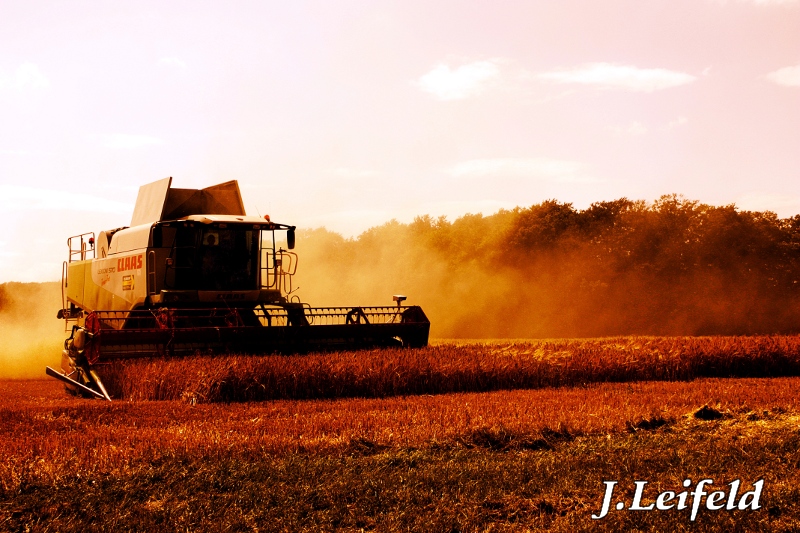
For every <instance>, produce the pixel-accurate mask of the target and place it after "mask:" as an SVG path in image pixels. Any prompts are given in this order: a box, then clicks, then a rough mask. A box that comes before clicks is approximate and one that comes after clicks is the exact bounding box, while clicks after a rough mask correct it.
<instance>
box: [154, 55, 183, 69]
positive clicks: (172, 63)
mask: <svg viewBox="0 0 800 533" xmlns="http://www.w3.org/2000/svg"><path fill="white" fill-rule="evenodd" d="M158 64H159V66H162V67H174V68H180V69H185V68H186V63H184V62H183V61H181V60H180V59H178V58H177V57H162V58H160V59H159V60H158Z"/></svg>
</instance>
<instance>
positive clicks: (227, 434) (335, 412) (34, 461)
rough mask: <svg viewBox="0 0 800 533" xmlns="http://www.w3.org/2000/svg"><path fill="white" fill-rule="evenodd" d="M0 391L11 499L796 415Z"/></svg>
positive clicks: (720, 403) (634, 398)
mask: <svg viewBox="0 0 800 533" xmlns="http://www.w3.org/2000/svg"><path fill="white" fill-rule="evenodd" d="M0 383H1V385H0V386H1V387H2V398H3V400H2V407H0V419H2V422H1V424H2V425H1V426H0V427H2V432H0V450H2V453H3V455H4V457H7V458H9V459H10V460H9V461H6V462H4V463H3V464H2V465H0V479H1V480H2V483H3V488H4V489H5V490H11V491H13V490H15V489H16V488H17V487H18V486H19V485H20V484H21V483H30V482H32V481H34V480H37V481H44V480H46V481H47V482H53V481H56V480H57V479H59V478H60V477H62V476H72V475H74V473H75V472H76V471H77V472H85V473H86V474H97V473H113V472H116V471H120V470H125V469H126V468H128V467H129V466H130V465H131V464H133V463H140V462H150V461H154V460H156V459H158V458H161V457H164V456H173V455H176V454H189V455H191V456H194V457H206V458H208V459H213V458H214V457H223V456H224V457H230V456H243V457H251V458H255V457H258V456H261V455H263V454H269V455H274V454H278V455H282V454H292V453H297V452H308V453H329V452H341V451H347V450H348V449H350V448H352V447H353V446H355V447H360V446H366V447H397V448H417V447H429V446H437V445H448V446H450V445H453V446H459V445H466V446H469V445H471V444H474V442H473V441H474V440H475V439H478V440H479V441H480V440H481V439H489V440H492V439H499V440H498V442H497V445H498V446H500V447H503V446H506V445H507V446H511V447H515V446H518V447H523V448H524V447H526V446H528V447H534V448H535V447H537V446H545V447H546V446H548V444H547V442H546V441H547V439H555V440H556V441H557V440H558V439H559V438H560V437H559V435H560V436H563V437H570V438H572V437H575V436H578V435H586V434H605V433H609V432H612V433H613V432H620V431H625V430H631V429H634V428H636V427H639V426H641V427H644V428H649V427H650V426H652V427H658V426H660V425H663V424H671V423H674V422H678V421H680V420H681V418H682V417H683V416H684V415H689V414H691V413H693V412H695V411H696V410H697V409H698V408H700V407H702V406H703V405H705V404H711V405H712V406H713V407H714V408H715V409H717V410H719V411H721V412H722V413H727V414H729V415H731V416H743V415H748V416H750V417H751V418H752V417H755V418H758V417H760V416H762V414H763V413H764V412H765V411H770V410H771V409H776V408H777V412H778V413H781V412H786V411H794V412H796V411H800V398H798V396H797V390H798V386H800V379H798V378H777V379H739V380H726V379H706V380H699V381H694V382H688V383H687V382H678V383H673V382H646V383H632V384H600V385H593V386H588V387H579V388H569V389H549V388H548V389H541V390H522V391H501V392H493V393H469V394H448V395H439V396H409V397H396V398H386V399H340V400H333V401H275V402H268V403H255V404H224V405H219V404H217V405H194V406H193V405H190V404H187V403H186V402H174V401H167V402H164V401H161V402H148V401H142V402H116V403H106V402H101V401H87V400H80V399H72V398H68V397H66V396H65V395H63V393H62V391H61V387H60V385H59V384H57V383H55V382H49V381H46V382H38V381H32V382H0ZM504 439H505V444H503V442H504ZM539 439H544V441H540V440H539ZM67 464H68V465H69V469H66V470H65V469H64V465H67Z"/></svg>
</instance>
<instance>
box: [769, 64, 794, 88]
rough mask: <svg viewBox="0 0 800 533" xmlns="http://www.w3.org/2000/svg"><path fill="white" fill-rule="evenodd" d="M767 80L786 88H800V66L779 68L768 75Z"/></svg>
mask: <svg viewBox="0 0 800 533" xmlns="http://www.w3.org/2000/svg"><path fill="white" fill-rule="evenodd" d="M767 79H768V80H769V81H771V82H772V83H777V84H778V85H783V86H785V87H800V65H796V66H794V67H784V68H779V69H778V70H775V71H772V72H770V73H769V74H767Z"/></svg>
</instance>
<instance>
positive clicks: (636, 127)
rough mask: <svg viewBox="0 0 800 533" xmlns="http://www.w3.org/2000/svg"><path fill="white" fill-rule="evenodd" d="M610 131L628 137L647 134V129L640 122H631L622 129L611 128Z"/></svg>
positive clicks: (618, 127) (617, 127) (619, 127)
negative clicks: (624, 134)
mask: <svg viewBox="0 0 800 533" xmlns="http://www.w3.org/2000/svg"><path fill="white" fill-rule="evenodd" d="M611 131H613V132H614V133H616V134H618V135H619V134H622V133H626V134H628V135H633V136H639V135H644V134H645V133H647V128H646V127H645V126H644V125H643V124H642V123H641V122H637V121H633V122H631V123H630V124H628V125H627V126H624V127H621V126H614V127H612V128H611Z"/></svg>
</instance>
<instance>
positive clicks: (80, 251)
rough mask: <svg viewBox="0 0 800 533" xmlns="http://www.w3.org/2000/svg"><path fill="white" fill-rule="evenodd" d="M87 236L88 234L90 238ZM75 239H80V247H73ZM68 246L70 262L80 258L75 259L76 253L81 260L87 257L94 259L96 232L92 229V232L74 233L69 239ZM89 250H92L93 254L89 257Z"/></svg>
mask: <svg viewBox="0 0 800 533" xmlns="http://www.w3.org/2000/svg"><path fill="white" fill-rule="evenodd" d="M87 236H88V238H87V239H84V237H87ZM73 239H80V247H78V248H73V247H72V240H73ZM87 244H88V245H89V248H87V246H86V245H87ZM67 246H68V247H69V262H70V263H71V262H72V261H77V260H78V259H73V258H74V257H75V256H76V255H77V256H79V260H80V261H84V260H86V259H94V257H95V255H94V232H93V231H90V232H87V233H81V234H80V235H73V236H72V237H70V238H69V239H67ZM89 252H91V254H92V256H91V257H87V256H88V255H89Z"/></svg>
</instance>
